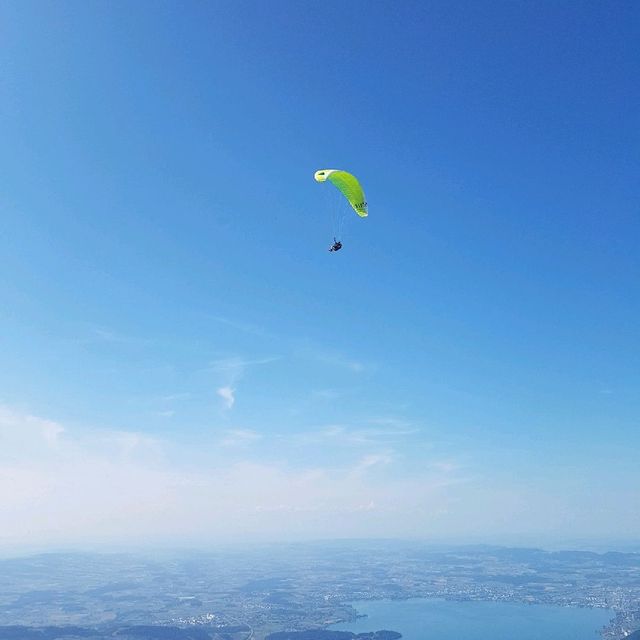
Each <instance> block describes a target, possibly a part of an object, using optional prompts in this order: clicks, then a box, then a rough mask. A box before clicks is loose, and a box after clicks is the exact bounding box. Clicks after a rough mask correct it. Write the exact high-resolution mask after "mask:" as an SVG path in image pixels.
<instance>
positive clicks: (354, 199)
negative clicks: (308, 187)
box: [313, 169, 369, 218]
mask: <svg viewBox="0 0 640 640" xmlns="http://www.w3.org/2000/svg"><path fill="white" fill-rule="evenodd" d="M313 177H314V178H315V179H316V182H326V181H327V180H328V181H329V182H331V183H333V184H334V185H335V186H336V187H337V188H338V189H339V190H340V191H341V192H342V195H343V196H344V197H345V198H346V199H347V200H348V201H349V204H350V205H351V206H352V207H353V210H354V211H355V212H356V213H357V214H358V215H359V216H360V217H361V218H366V217H367V216H368V215H369V212H368V210H367V199H366V197H365V195H364V191H363V190H362V187H361V186H360V183H359V182H358V179H357V178H356V177H355V176H352V175H351V174H350V173H347V172H346V171H341V170H340V169H320V170H319V171H316V172H315V175H314V176H313Z"/></svg>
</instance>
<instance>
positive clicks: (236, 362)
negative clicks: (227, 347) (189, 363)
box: [207, 356, 280, 409]
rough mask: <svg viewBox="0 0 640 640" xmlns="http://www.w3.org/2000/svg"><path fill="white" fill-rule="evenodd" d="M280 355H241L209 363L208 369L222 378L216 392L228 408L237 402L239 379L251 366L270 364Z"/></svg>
mask: <svg viewBox="0 0 640 640" xmlns="http://www.w3.org/2000/svg"><path fill="white" fill-rule="evenodd" d="M279 359H280V358H279V356H271V357H265V358H253V359H250V358H241V357H239V356H233V357H227V358H218V359H217V360H213V361H212V362H210V363H209V366H208V367H207V371H210V372H212V373H215V374H217V375H218V377H219V378H220V380H221V383H222V384H221V385H220V386H219V387H218V388H217V389H216V394H217V395H218V396H219V397H220V398H222V399H223V401H224V403H225V408H226V409H231V408H232V407H233V405H234V404H235V402H236V395H235V394H236V389H237V383H238V381H239V380H240V379H241V378H242V377H243V376H244V374H245V372H246V370H247V369H248V368H249V367H253V366H260V365H265V364H270V363H271V362H275V361H276V360H279Z"/></svg>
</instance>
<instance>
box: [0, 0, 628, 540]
mask: <svg viewBox="0 0 640 640" xmlns="http://www.w3.org/2000/svg"><path fill="white" fill-rule="evenodd" d="M639 41H640V5H638V3H636V2H615V3H612V2H586V1H585V2H580V3H575V2H569V1H566V2H564V1H561V2H550V1H548V2H547V1H543V2H528V3H527V2H515V1H514V2H476V1H473V2H455V3H453V2H415V3H412V2H402V3H397V2H375V3H369V2H366V3H365V2H349V3H343V2H341V3H338V2H322V3H320V4H318V3H311V2H269V3H258V2H211V3H206V2H188V3H171V2H135V3H124V2H111V3H107V2H25V1H20V2H3V3H2V4H1V5H0V42H1V44H0V65H1V68H2V75H1V77H0V141H1V144H0V176H1V178H0V215H1V216H2V230H3V233H2V238H3V239H2V242H1V243H0V270H1V271H0V299H1V300H2V304H1V305H0V354H1V359H2V366H1V367H0V402H1V407H2V408H1V410H0V445H1V446H0V477H1V478H2V479H3V481H2V482H0V524H1V525H2V527H1V529H2V533H0V545H3V546H11V545H16V544H18V543H20V544H26V543H28V544H34V545H56V544H77V543H87V542H114V541H119V542H128V541H132V540H138V539H140V540H149V539H153V540H154V541H157V542H159V543H165V542H166V543H173V542H176V541H180V542H184V541H192V542H194V543H195V542H196V541H197V542H208V541H212V540H222V539H244V538H246V539H256V538H260V539H265V538H268V539H276V538H283V537H286V538H308V537H343V536H346V537H350V536H403V537H419V538H426V539H432V540H443V539H444V540H485V541H488V542H492V541H507V540H508V541H525V540H526V542H528V543H529V542H534V543H541V544H543V543H549V544H551V543H559V541H561V540H567V539H569V538H585V539H587V538H590V539H595V538H614V537H619V538H625V537H633V536H639V535H640V507H639V506H638V505H640V465H638V451H639V450H640V430H639V427H640V424H639V420H638V416H639V415H640V323H639V321H638V320H639V317H640V295H639V286H638V282H639V276H640V258H639V252H638V246H639V241H640V221H639V217H638V213H639V206H638V203H639V200H640V186H639V181H638V176H639V168H640V140H639V137H640V135H639V132H640V115H639V114H640V108H639V106H640V83H639V82H638V68H639V67H640V54H639V52H638V51H639V50H638V42H639ZM322 167H340V168H344V169H348V170H350V171H352V172H353V173H356V174H357V175H358V176H359V177H360V178H361V180H362V182H363V184H364V186H365V189H366V192H367V197H368V201H369V209H370V216H369V218H368V219H367V220H360V219H357V218H356V217H355V216H354V217H353V220H351V221H350V227H349V230H348V234H347V235H346V236H345V249H344V250H343V251H342V252H340V253H338V254H336V255H332V254H331V255H330V254H328V253H327V251H326V247H327V245H328V244H329V242H330V240H331V234H332V229H331V224H330V221H329V217H330V216H329V215H328V212H327V210H326V209H327V206H326V202H327V199H326V197H325V196H326V189H327V188H329V186H328V185H318V184H316V183H315V182H314V181H313V172H314V171H315V170H316V169H318V168H322Z"/></svg>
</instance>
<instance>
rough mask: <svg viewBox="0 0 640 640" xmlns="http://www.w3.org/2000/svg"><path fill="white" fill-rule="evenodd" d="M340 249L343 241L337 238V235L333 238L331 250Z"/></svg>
mask: <svg viewBox="0 0 640 640" xmlns="http://www.w3.org/2000/svg"><path fill="white" fill-rule="evenodd" d="M340 249H342V242H340V240H336V239H335V237H334V238H333V244H332V245H331V248H330V249H329V252H332V251H340Z"/></svg>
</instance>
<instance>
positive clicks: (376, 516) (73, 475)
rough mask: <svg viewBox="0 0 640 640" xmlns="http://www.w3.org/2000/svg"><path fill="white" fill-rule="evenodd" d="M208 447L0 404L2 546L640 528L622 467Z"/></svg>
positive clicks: (244, 437) (243, 433) (239, 438)
mask: <svg viewBox="0 0 640 640" xmlns="http://www.w3.org/2000/svg"><path fill="white" fill-rule="evenodd" d="M336 433H340V431H339V430H337V431H336ZM223 437H224V438H227V439H228V446H229V447H231V446H232V443H233V442H236V443H238V445H241V444H242V443H243V442H244V443H246V444H251V443H252V442H258V437H259V436H258V434H256V433H255V432H253V431H250V430H245V429H233V430H230V431H229V432H227V433H225V434H223ZM211 444H212V442H211V440H210V439H209V440H206V441H200V442H197V443H191V444H189V445H187V444H185V443H184V442H182V443H180V442H179V441H177V440H176V441H164V440H161V439H158V438H153V437H149V436H148V435H145V434H144V433H140V432H126V431H102V430H95V429H86V428H85V429H79V428H77V427H72V426H69V425H66V424H61V423H60V422H57V421H51V420H47V419H44V418H41V417H38V416H33V415H29V414H28V413H25V412H20V411H14V410H11V409H9V408H7V407H0V505H1V506H2V508H0V546H2V545H10V544H13V545H17V544H27V543H30V544H43V543H44V544H47V545H56V544H60V543H67V544H71V543H82V542H85V543H87V542H92V541H103V542H104V541H111V542H122V541H126V542H127V543H129V544H135V543H136V542H140V541H144V542H145V543H146V544H148V543H150V542H151V543H163V542H164V543H169V544H173V543H176V542H177V543H182V542H185V541H186V542H190V541H194V540H200V541H201V542H203V543H204V542H207V543H210V541H211V540H239V539H242V538H243V537H244V538H247V537H249V538H253V539H265V538H266V539H287V538H289V539H301V538H316V539H317V538H327V537H345V536H349V537H380V536H384V537H393V536H410V537H414V538H415V537H422V538H427V537H429V536H441V537H444V536H447V537H448V536H454V535H456V536H457V537H458V538H459V539H460V538H461V537H463V536H464V535H468V534H470V533H471V534H473V535H474V536H476V537H479V536H482V535H485V536H490V535H491V534H492V533H493V534H495V533H496V532H497V533H500V534H502V535H505V534H509V533H516V534H517V533H518V532H521V531H529V532H531V533H534V534H535V533H536V532H540V531H551V532H556V534H564V533H570V532H571V531H575V530H576V528H579V529H581V530H582V531H585V532H588V533H591V534H593V533H607V532H612V531H614V532H615V531H619V530H620V529H621V527H623V528H625V529H626V530H628V531H633V532H635V533H637V532H640V513H639V512H638V510H637V509H636V510H633V509H629V505H630V504H638V503H639V502H640V493H639V490H638V483H637V482H636V483H634V482H632V481H631V480H632V477H631V476H624V475H623V474H624V471H623V470H621V469H617V470H616V472H617V473H618V474H620V475H619V477H616V479H615V483H616V491H615V492H612V491H611V487H610V486H600V483H601V482H602V478H603V476H602V475H596V476H593V480H590V478H591V476H590V475H589V474H585V480H584V482H581V483H574V484H573V485H571V484H564V485H563V482H564V480H562V478H565V477H566V474H565V475H564V476H562V477H560V476H556V477H553V478H549V479H548V481H546V482H547V484H546V485H545V484H544V482H540V481H537V482H533V481H531V479H530V478H527V477H525V476H523V477H521V478H518V477H513V478H510V479H509V482H508V483H505V482H504V478H503V477H502V476H501V475H496V476H495V477H484V478H483V477H481V476H478V475H477V474H473V473H471V472H470V470H469V469H468V468H463V467H462V465H461V464H460V462H459V461H458V459H457V458H453V457H435V456H434V457H433V458H432V459H431V460H420V461H417V460H413V464H407V463H411V461H410V460H407V459H406V458H405V457H400V456H399V455H398V454H397V453H396V452H395V451H393V450H392V448H385V447H370V448H368V449H366V448H363V449H357V448H356V449H353V450H352V451H350V452H347V453H350V455H347V456H346V457H342V458H340V460H339V461H338V460H336V461H334V462H332V463H324V465H323V464H321V463H320V462H319V458H314V462H312V463H307V464H304V463H302V462H300V461H299V460H297V459H296V458H295V449H291V448H288V444H287V443H286V442H282V443H280V445H281V446H280V447H279V448H280V453H281V458H280V459H279V460H280V461H267V460H266V458H264V457H263V456H262V457H261V458H260V461H259V462H255V461H252V460H250V459H247V458H248V456H249V453H251V450H252V448H251V447H248V448H244V449H243V448H242V446H239V448H238V449H237V450H235V451H234V455H230V453H231V452H232V451H233V450H232V449H229V448H225V447H221V446H213V447H212V446H211ZM216 444H218V445H219V444H220V442H219V441H218V442H216ZM178 448H180V449H181V453H180V455H176V449H178ZM196 454H197V455H196ZM240 454H242V455H244V456H245V459H239V457H238V456H239V455H240ZM294 462H295V463H294ZM417 462H420V464H419V466H418V465H417V464H416V463H417ZM633 473H635V471H633ZM625 478H626V482H625ZM594 503H597V504H600V505H602V506H601V508H600V510H599V511H595V512H594V510H593V504H594ZM283 513H286V514H287V517H286V518H283ZM333 516H338V517H333ZM607 527H609V528H607Z"/></svg>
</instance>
